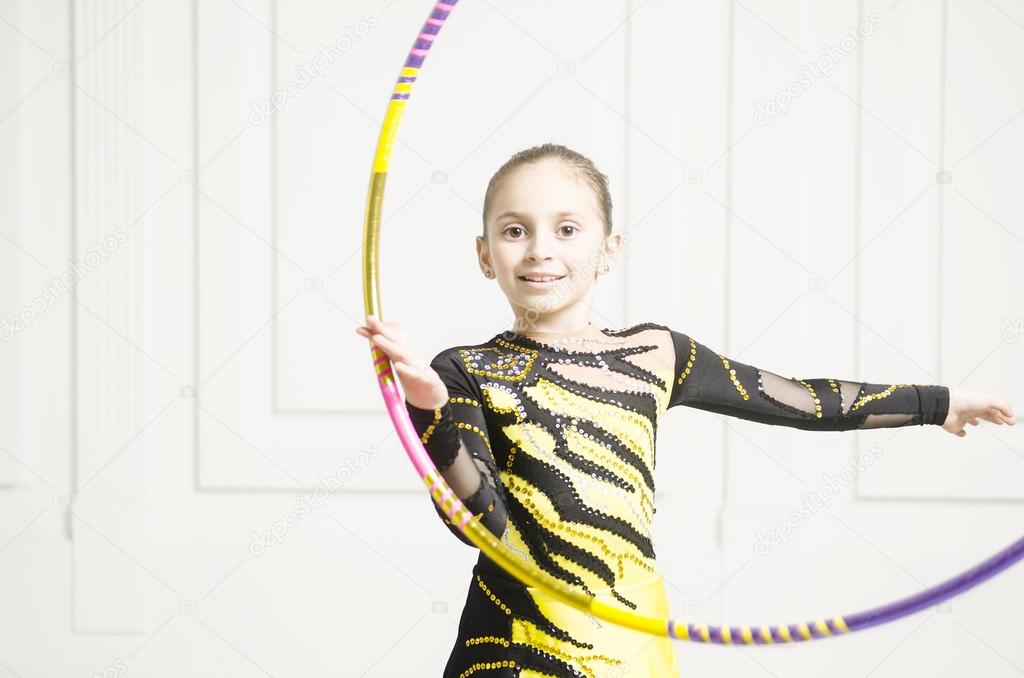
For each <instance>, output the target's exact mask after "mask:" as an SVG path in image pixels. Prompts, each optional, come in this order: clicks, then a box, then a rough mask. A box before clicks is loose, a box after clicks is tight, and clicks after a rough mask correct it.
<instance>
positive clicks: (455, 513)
mask: <svg viewBox="0 0 1024 678" xmlns="http://www.w3.org/2000/svg"><path fill="white" fill-rule="evenodd" d="M457 3H458V0H449V1H448V2H438V3H437V4H435V5H434V8H433V9H432V10H431V12H430V15H429V16H428V17H427V20H426V22H424V24H423V28H422V29H421V30H420V33H419V35H418V36H417V37H416V41H415V42H414V43H413V47H412V50H410V52H409V55H408V57H407V58H406V60H405V65H404V67H403V68H402V70H401V73H400V74H399V77H398V82H397V83H396V84H395V88H394V91H393V93H392V95H391V100H390V102H389V103H388V108H387V113H386V115H385V117H384V123H383V125H382V126H381V130H380V135H379V137H378V140H377V149H376V153H375V155H374V158H373V170H372V172H371V174H370V187H369V192H368V195H367V200H366V215H365V216H366V220H365V227H364V231H363V306H364V309H365V312H366V314H367V315H371V314H372V315H375V316H376V317H378V318H382V316H381V313H380V308H381V303H380V284H379V272H380V269H379V261H380V259H379V246H380V225H381V213H382V208H383V204H384V188H385V185H386V183H387V175H388V170H389V168H390V164H391V151H392V149H393V147H394V143H395V139H396V136H397V132H398V125H399V122H400V121H401V119H402V114H403V113H404V111H405V106H406V102H407V101H408V100H409V96H410V94H411V93H412V89H413V85H414V84H415V82H416V77H417V76H418V75H419V72H420V69H421V68H422V67H423V62H424V61H425V60H426V57H427V54H428V53H429V52H430V48H431V46H432V45H433V44H434V43H435V42H436V40H437V36H438V35H439V34H440V32H441V28H442V27H443V26H444V23H445V21H446V20H447V19H448V16H449V15H450V14H451V12H452V11H453V10H454V9H455V6H456V4H457ZM370 346H371V349H370V355H371V357H372V359H373V365H374V367H375V369H376V371H377V383H378V385H379V386H380V391H381V395H382V396H383V397H384V404H385V406H386V407H387V411H388V414H389V415H390V417H391V421H392V423H393V424H394V426H395V430H396V432H397V433H398V436H399V439H400V440H401V441H402V445H403V446H404V447H405V451H406V453H407V454H408V456H409V460H410V461H411V462H412V464H413V466H414V467H415V468H416V472H417V473H419V475H420V478H421V479H422V480H423V483H424V484H425V485H426V486H427V489H428V491H429V492H430V496H431V497H432V498H433V500H434V503H435V504H437V506H438V507H440V509H441V510H442V511H443V512H444V513H445V514H446V515H447V516H448V518H449V519H450V520H451V522H452V524H453V525H455V526H457V527H458V529H459V530H460V531H461V532H462V533H463V534H465V535H466V537H467V538H468V539H469V541H470V542H472V543H473V544H474V545H475V546H476V547H477V548H479V549H480V550H481V551H482V552H484V553H485V554H486V555H487V556H488V557H489V558H490V559H491V560H493V561H494V562H495V563H497V564H498V565H499V566H500V567H501V568H502V569H504V570H505V571H507V572H508V573H509V574H510V575H512V576H514V577H515V578H516V579H518V580H519V581H520V582H522V583H523V584H525V585H527V586H533V587H535V588H537V589H539V590H541V591H542V592H544V593H545V594H547V595H549V596H551V597H553V598H556V599H558V600H560V601H562V602H564V603H566V604H568V605H572V606H573V607H575V608H577V609H578V610H581V611H583V612H587V613H590V614H592V615H594V616H595V617H597V618H599V619H603V620H605V621H607V622H610V623H613V624H618V625H620V626H624V627H627V628H631V629H635V630H637V631H642V632H644V633H649V634H651V635H654V636H668V637H669V638H674V639H676V640H690V641H695V642H704V643H716V644H725V645H734V644H742V645H769V644H774V643H790V642H799V641H805V640H816V639H819V638H830V637H833V636H836V635H841V634H846V633H851V632H853V631H861V630H864V629H867V628H870V627H872V626H877V625H879V624H884V623H886V622H891V621H894V620H896V619H899V618H901V617H905V616H907V615H909V614H913V613H914V612H917V611H918V610H921V609H923V608H925V607H930V606H932V605H936V604H938V603H940V602H942V601H944V600H947V599H949V598H951V597H953V596H955V595H956V594H958V593H960V592H962V591H966V590H967V589H970V588H972V587H974V586H977V585H978V584H980V583H981V582H983V581H985V580H986V579H988V578H990V577H992V576H994V575H996V574H997V573H999V572H1001V571H1002V570H1005V569H1006V568H1008V567H1010V566H1011V565H1013V564H1014V563H1016V562H1017V561H1019V560H1020V559H1021V558H1022V557H1024V537H1022V538H1021V539H1019V540H1017V541H1016V542H1015V543H1013V544H1011V545H1010V546H1008V547H1007V548H1005V549H1003V550H1002V551H1000V552H998V553H996V554H995V555H993V556H992V557H990V558H988V559H987V560H985V561H983V562H981V563H979V564H978V565H976V566H974V567H972V568H970V569H969V570H966V571H964V572H963V573H961V574H959V575H957V576H955V577H953V578H951V579H948V580H946V581H944V582H942V583H941V584H938V585H936V586H933V587H931V588H929V589H925V590H924V591H921V592H920V593H917V594H914V595H912V596H908V597H906V598H902V599H900V600H897V601H896V602H893V603H889V604H888V605H883V606H880V607H876V608H873V609H870V610H866V611H864V612H858V613H856V614H851V615H843V616H836V617H830V618H826V617H820V618H817V619H813V620H809V621H806V622H798V623H796V624H780V625H775V626H766V625H761V626H712V625H709V624H700V623H686V622H681V621H675V620H673V619H660V618H655V617H648V616H645V615H642V614H638V613H636V612H633V611H631V610H625V609H621V608H618V607H615V606H612V605H609V604H607V603H604V602H602V601H599V600H597V599H596V598H594V597H593V596H592V595H590V594H587V593H584V592H582V591H579V590H577V589H574V588H572V587H570V586H567V585H566V584H565V583H564V582H562V581H560V580H558V579H556V578H554V577H553V576H552V575H550V574H548V573H547V572H544V571H543V570H541V569H539V568H537V567H535V566H532V565H528V564H526V563H524V562H523V561H522V560H521V559H520V557H519V556H517V555H515V554H514V553H513V552H512V550H511V549H510V548H509V547H508V546H506V545H505V544H503V543H502V542H501V541H499V540H498V539H497V538H496V537H495V536H494V534H493V533H491V532H490V531H489V530H488V529H487V528H485V527H483V526H482V525H481V524H480V516H479V515H477V516H473V515H472V513H471V512H470V511H469V509H467V508H466V507H465V505H464V504H463V503H462V502H461V501H460V500H459V498H458V497H457V496H456V495H455V493H454V492H453V491H452V488H451V487H449V486H448V484H447V483H446V482H445V481H444V479H443V478H442V477H441V474H440V472H439V471H438V470H437V467H435V466H434V463H433V462H432V461H431V459H430V457H429V456H428V455H427V452H426V450H425V449H424V447H423V443H422V442H420V437H419V435H418V434H417V433H416V430H415V428H414V427H413V425H412V422H411V421H410V419H409V413H408V411H407V410H406V408H405V398H404V396H403V395H402V393H401V392H400V391H399V389H398V382H397V380H396V379H395V375H394V373H393V372H392V371H391V361H390V360H389V359H388V356H387V354H386V353H384V352H383V351H381V350H380V349H378V348H376V347H375V346H374V345H373V343H372V341H371V344H370Z"/></svg>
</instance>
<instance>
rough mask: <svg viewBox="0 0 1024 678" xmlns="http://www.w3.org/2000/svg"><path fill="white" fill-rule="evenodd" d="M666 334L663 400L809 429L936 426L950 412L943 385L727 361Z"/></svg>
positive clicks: (683, 337) (679, 336)
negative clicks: (785, 372) (786, 372)
mask: <svg viewBox="0 0 1024 678" xmlns="http://www.w3.org/2000/svg"><path fill="white" fill-rule="evenodd" d="M671 334H672V343H673V345H674V347H675V350H676V360H675V362H676V364H675V377H674V379H673V383H672V392H671V395H670V399H669V405H668V406H669V407H674V406H676V405H687V406H689V407H696V408H699V409H703V410H709V411H711V412H717V413H720V414H725V415H729V416H733V417H739V418H741V419H750V420H752V421H757V422H761V423H764V424H773V425H777V426H790V427H793V428H801V429H805V430H808V431H847V430H851V429H867V428H896V427H899V426H910V425H924V424H937V425H942V423H943V422H944V421H945V420H946V414H947V413H948V411H949V388H948V387H946V386H940V385H930V384H872V383H868V382H861V381H846V380H842V379H830V378H824V377H822V378H813V379H795V378H786V377H782V376H779V375H778V374H775V373H773V372H769V371H767V370H764V369H760V368H758V367H753V366H751V365H745V364H744V363H741V362H737V361H735V360H730V359H729V358H727V357H725V356H723V355H720V354H719V353H716V352H715V351H713V350H711V349H710V348H708V347H707V346H705V345H703V344H701V343H700V342H698V341H695V340H694V339H693V338H691V337H689V336H687V335H685V334H682V333H681V332H676V331H675V330H671Z"/></svg>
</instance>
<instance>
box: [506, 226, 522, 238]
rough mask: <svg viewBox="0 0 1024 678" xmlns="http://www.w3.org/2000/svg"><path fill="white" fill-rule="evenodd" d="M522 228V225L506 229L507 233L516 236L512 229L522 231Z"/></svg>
mask: <svg viewBox="0 0 1024 678" xmlns="http://www.w3.org/2000/svg"><path fill="white" fill-rule="evenodd" d="M522 230H523V227H522V226H509V227H508V228H506V229H505V235H511V236H512V237H513V238H514V237H515V234H514V233H512V231H522Z"/></svg>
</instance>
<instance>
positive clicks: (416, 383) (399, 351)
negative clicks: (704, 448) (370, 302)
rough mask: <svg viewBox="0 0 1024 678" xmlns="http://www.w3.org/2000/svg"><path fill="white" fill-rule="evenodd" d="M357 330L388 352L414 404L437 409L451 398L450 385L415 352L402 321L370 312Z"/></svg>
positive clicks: (406, 394) (423, 407)
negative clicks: (383, 319)
mask: <svg viewBox="0 0 1024 678" xmlns="http://www.w3.org/2000/svg"><path fill="white" fill-rule="evenodd" d="M356 334H361V335H362V336H364V337H366V338H367V339H370V341H372V342H373V344H374V345H375V346H376V347H377V348H379V349H380V350H381V351H384V353H386V354H387V355H388V358H389V359H390V360H391V366H392V367H393V368H394V370H395V374H397V375H398V380H399V382H401V384H402V391H403V392H404V393H405V399H406V400H407V401H408V402H409V404H411V405H412V406H413V407H419V408H420V409H424V410H434V409H437V408H439V407H442V406H443V405H444V404H445V403H447V402H448V387H447V386H445V384H444V382H443V381H441V377H440V376H438V374H437V372H435V371H434V369H433V368H431V367H430V365H427V364H425V363H424V362H423V361H422V360H420V359H419V358H418V357H417V356H416V354H415V353H413V351H412V349H411V348H410V347H409V344H408V342H407V341H406V338H405V333H404V332H402V328H401V327H399V326H398V323H396V322H384V321H382V320H378V319H377V318H375V317H373V316H372V315H368V316H366V326H365V327H362V326H360V327H357V328H356Z"/></svg>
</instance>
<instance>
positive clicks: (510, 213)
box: [495, 210, 584, 221]
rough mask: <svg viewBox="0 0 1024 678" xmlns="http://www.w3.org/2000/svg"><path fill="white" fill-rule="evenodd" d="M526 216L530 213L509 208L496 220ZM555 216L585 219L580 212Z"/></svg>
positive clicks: (562, 213)
mask: <svg viewBox="0 0 1024 678" xmlns="http://www.w3.org/2000/svg"><path fill="white" fill-rule="evenodd" d="M526 216H529V215H527V214H523V213H522V212H516V211H515V210H508V211H505V212H502V213H501V214H499V215H498V216H497V217H495V220H496V221H497V220H501V219H504V218H505V217H513V218H515V219H522V218H523V217H526ZM555 216H556V217H558V218H559V219H562V218H564V217H576V218H577V219H583V218H584V217H583V215H582V214H579V213H578V212H559V213H557V214H556V215H555Z"/></svg>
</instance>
